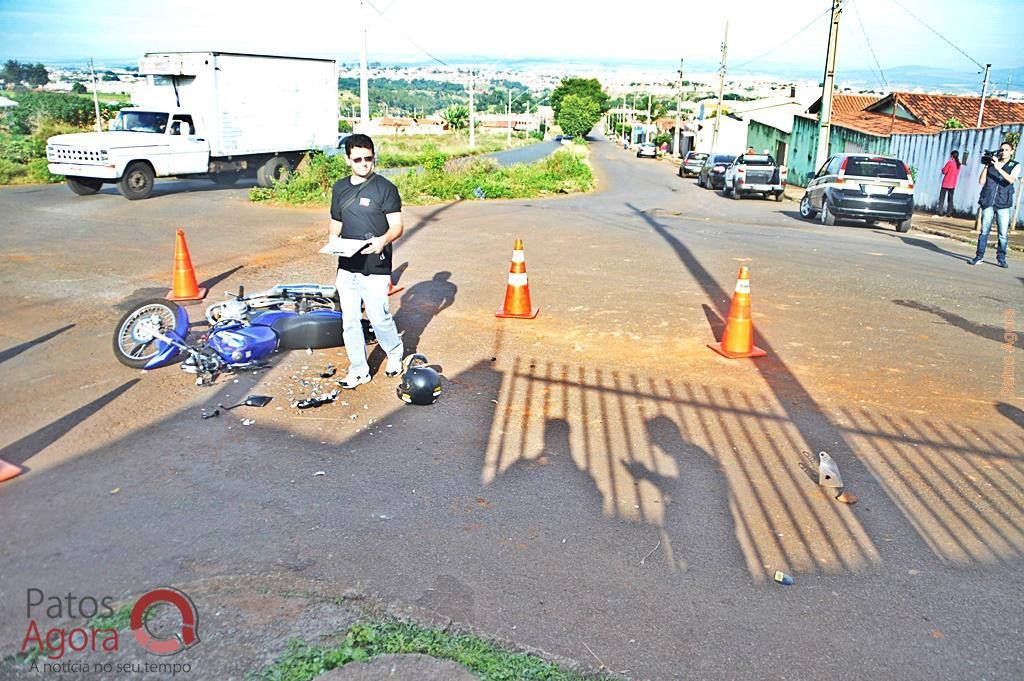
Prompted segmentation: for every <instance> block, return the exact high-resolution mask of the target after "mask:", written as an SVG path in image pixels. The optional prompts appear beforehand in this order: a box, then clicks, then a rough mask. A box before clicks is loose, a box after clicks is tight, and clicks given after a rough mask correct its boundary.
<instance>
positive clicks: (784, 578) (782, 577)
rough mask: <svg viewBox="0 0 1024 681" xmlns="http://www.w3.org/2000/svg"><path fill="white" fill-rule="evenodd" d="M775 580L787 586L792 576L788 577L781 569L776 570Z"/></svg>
mask: <svg viewBox="0 0 1024 681" xmlns="http://www.w3.org/2000/svg"><path fill="white" fill-rule="evenodd" d="M775 581H776V582H778V583H779V584H781V585H782V586H789V585H790V584H792V583H793V578H792V577H790V576H789V575H787V574H786V573H785V572H783V571H782V570H776V571H775Z"/></svg>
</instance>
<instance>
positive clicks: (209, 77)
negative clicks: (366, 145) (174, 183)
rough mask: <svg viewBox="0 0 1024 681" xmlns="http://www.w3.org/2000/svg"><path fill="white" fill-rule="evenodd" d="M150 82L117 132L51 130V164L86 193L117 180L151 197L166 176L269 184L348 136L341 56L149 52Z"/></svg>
mask: <svg viewBox="0 0 1024 681" xmlns="http://www.w3.org/2000/svg"><path fill="white" fill-rule="evenodd" d="M139 74H140V75H144V76H145V77H146V82H145V84H144V85H142V84H140V87H139V88H138V89H136V91H135V92H134V93H133V94H132V106H131V107H129V108H125V109H122V110H121V111H120V113H119V114H118V116H117V118H116V119H115V120H114V121H112V122H111V125H110V130H109V131H107V132H90V133H77V134H71V135H57V136H55V137H51V138H50V139H49V140H47V144H46V159H47V161H48V162H49V169H50V172H51V173H54V174H57V175H64V176H65V177H66V179H67V184H68V187H70V188H71V190H72V191H73V192H75V193H76V194H79V195H83V196H84V195H88V194H95V193H96V192H98V191H99V190H100V188H101V187H102V186H103V184H104V183H115V182H116V183H117V185H118V187H119V188H120V190H121V193H122V194H123V195H124V196H125V197H126V198H128V199H144V198H146V197H147V196H149V195H150V194H151V193H152V191H153V180H154V178H156V177H196V176H200V177H208V178H209V179H211V180H213V181H214V182H217V183H218V184H232V183H234V182H236V181H237V180H238V179H239V178H240V177H243V176H247V175H248V176H252V175H255V176H256V179H257V181H258V182H259V184H260V185H261V186H264V187H269V186H271V185H272V184H273V182H274V181H277V180H280V179H283V178H286V177H287V176H288V174H289V173H290V172H291V170H292V168H294V167H295V165H296V164H297V163H298V162H299V160H300V159H301V158H302V156H303V155H304V154H306V153H308V152H309V151H311V150H315V149H321V150H326V149H331V148H333V147H334V146H335V142H336V140H337V136H338V77H337V65H336V64H335V62H334V61H332V60H329V59H302V58H293V57H274V56H258V55H246V54H233V53H227V52H169V53H150V54H146V55H145V56H144V57H143V58H142V59H141V60H140V61H139Z"/></svg>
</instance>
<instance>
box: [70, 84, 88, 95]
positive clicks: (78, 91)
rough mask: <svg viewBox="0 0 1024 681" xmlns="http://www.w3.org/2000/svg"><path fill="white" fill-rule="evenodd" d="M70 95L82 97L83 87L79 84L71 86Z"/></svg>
mask: <svg viewBox="0 0 1024 681" xmlns="http://www.w3.org/2000/svg"><path fill="white" fill-rule="evenodd" d="M71 93H72V94H75V95H84V94H85V86H84V85H82V84H81V83H75V84H74V85H72V86H71Z"/></svg>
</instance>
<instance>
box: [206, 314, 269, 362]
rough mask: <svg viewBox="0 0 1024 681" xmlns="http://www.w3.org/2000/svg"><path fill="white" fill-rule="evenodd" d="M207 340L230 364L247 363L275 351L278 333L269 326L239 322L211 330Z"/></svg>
mask: <svg viewBox="0 0 1024 681" xmlns="http://www.w3.org/2000/svg"><path fill="white" fill-rule="evenodd" d="M206 342H207V344H208V345H209V346H210V348H212V349H213V351H214V352H216V353H217V354H218V355H220V357H221V359H223V360H224V361H225V362H227V363H228V364H245V363H248V362H256V361H259V360H261V359H263V358H264V357H266V356H267V355H269V354H271V353H272V352H274V350H276V349H277V333H275V332H274V330H273V329H271V328H270V327H269V326H262V325H256V326H243V325H241V324H238V325H232V326H228V327H225V328H219V329H217V330H215V331H212V332H210V335H209V337H208V338H207V341H206Z"/></svg>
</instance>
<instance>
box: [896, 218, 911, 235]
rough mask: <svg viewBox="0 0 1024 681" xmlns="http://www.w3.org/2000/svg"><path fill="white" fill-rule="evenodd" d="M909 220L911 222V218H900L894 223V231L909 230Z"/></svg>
mask: <svg viewBox="0 0 1024 681" xmlns="http://www.w3.org/2000/svg"><path fill="white" fill-rule="evenodd" d="M911 222H913V218H907V219H906V220H901V221H899V222H897V223H896V231H897V232H909V231H910V227H911V224H910V223H911Z"/></svg>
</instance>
